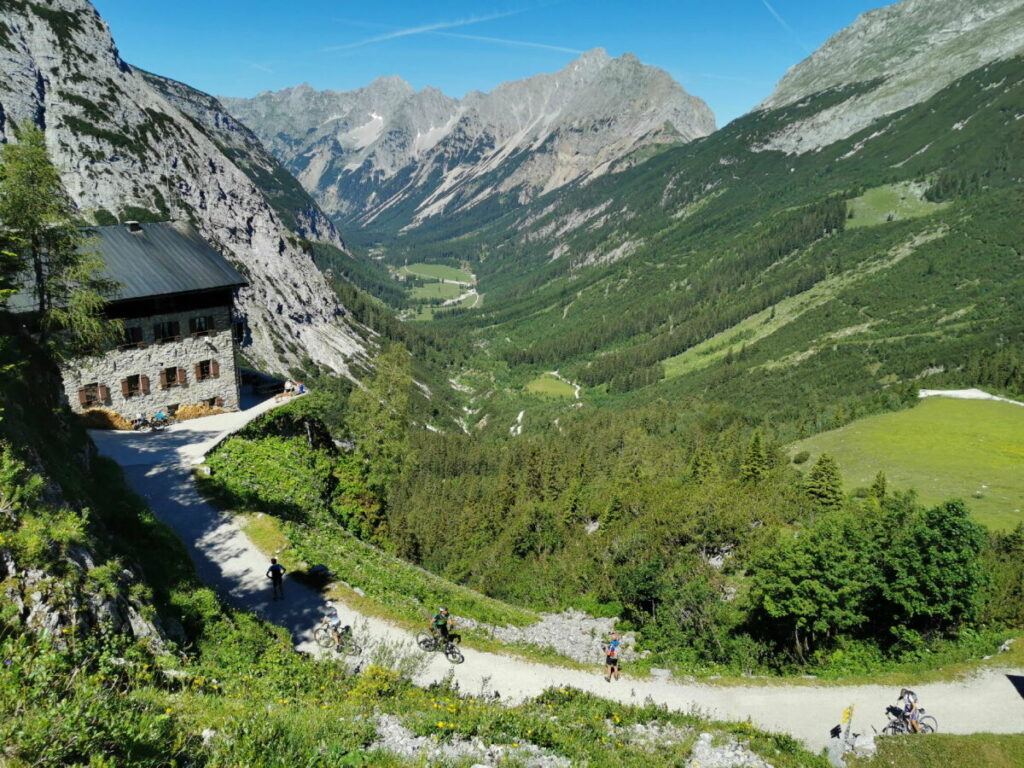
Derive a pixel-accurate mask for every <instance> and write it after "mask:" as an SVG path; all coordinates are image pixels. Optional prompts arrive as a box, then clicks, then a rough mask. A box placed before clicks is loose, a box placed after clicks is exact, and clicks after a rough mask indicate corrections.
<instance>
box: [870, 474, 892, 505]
mask: <svg viewBox="0 0 1024 768" xmlns="http://www.w3.org/2000/svg"><path fill="white" fill-rule="evenodd" d="M887 486H888V482H887V481H886V479H885V472H882V471H881V470H879V472H878V474H877V475H875V480H874V482H873V483H871V490H870V491H869V493H870V494H871V495H872V496H873V497H874V498H876V499H878V500H879V501H884V500H885V494H886V492H887Z"/></svg>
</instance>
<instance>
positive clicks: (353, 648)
mask: <svg viewBox="0 0 1024 768" xmlns="http://www.w3.org/2000/svg"><path fill="white" fill-rule="evenodd" d="M313 639H314V640H315V641H316V644H317V645H319V646H320V647H321V648H334V650H336V651H337V652H338V653H341V654H344V655H346V656H358V655H359V654H361V653H362V652H363V647H362V646H361V645H359V643H357V642H356V640H355V638H354V637H353V636H352V627H350V626H349V625H347V624H346V625H345V626H344V627H340V628H339V629H338V630H337V631H335V630H334V628H333V627H332V626H331V624H330V620H329V619H328V617H327V616H324V617H323V618H322V619H320V624H318V625H317V627H316V629H314V630H313Z"/></svg>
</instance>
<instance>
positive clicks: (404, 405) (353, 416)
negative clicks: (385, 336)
mask: <svg viewBox="0 0 1024 768" xmlns="http://www.w3.org/2000/svg"><path fill="white" fill-rule="evenodd" d="M375 366H376V375H375V376H374V377H373V379H372V380H371V381H370V382H369V383H368V384H367V385H366V387H365V388H362V389H356V390H354V391H353V392H352V394H351V395H350V396H349V399H348V414H347V418H348V423H349V427H350V429H351V431H352V437H353V438H354V440H355V443H356V447H355V453H356V456H357V457H358V458H359V459H361V461H362V463H363V467H364V471H365V473H366V481H367V485H369V487H370V488H371V489H372V490H373V491H374V493H376V494H377V495H378V497H380V498H385V497H386V495H387V489H388V487H389V486H390V484H391V481H392V480H393V479H394V478H395V477H396V476H397V475H398V473H399V471H400V470H401V467H402V463H403V461H404V459H405V456H406V454H407V452H408V429H407V425H408V421H409V396H410V392H411V390H412V371H411V368H410V364H409V353H408V352H406V351H405V348H404V347H402V346H401V345H399V344H392V345H391V346H389V347H388V348H387V349H386V350H385V351H384V352H382V353H381V354H380V355H379V356H378V357H377V359H376V361H375Z"/></svg>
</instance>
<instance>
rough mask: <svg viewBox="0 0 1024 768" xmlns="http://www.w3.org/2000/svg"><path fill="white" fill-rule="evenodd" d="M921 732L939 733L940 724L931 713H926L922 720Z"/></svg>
mask: <svg viewBox="0 0 1024 768" xmlns="http://www.w3.org/2000/svg"><path fill="white" fill-rule="evenodd" d="M920 723H921V733H938V732H939V724H938V722H937V721H936V720H935V718H934V717H932V716H931V715H924V716H923V717H922V718H921V720H920Z"/></svg>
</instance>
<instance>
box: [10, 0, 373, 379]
mask: <svg viewBox="0 0 1024 768" xmlns="http://www.w3.org/2000/svg"><path fill="white" fill-rule="evenodd" d="M41 8H43V6H40V5H38V4H33V3H29V2H25V1H24V0H8V2H4V3H3V4H2V5H0V140H4V141H11V140H14V126H15V124H18V125H29V124H32V125H36V126H38V127H40V128H42V129H44V130H45V132H46V139H47V145H48V147H49V149H50V153H51V157H52V158H53V161H54V163H55V165H56V166H57V167H58V168H59V169H60V171H61V174H62V176H63V179H64V184H65V186H66V187H67V189H68V191H69V193H70V194H71V196H72V198H73V199H74V200H75V202H76V203H77V204H78V206H79V208H80V210H81V212H82V215H83V217H84V218H92V219H94V220H96V221H97V223H109V221H110V214H113V215H114V216H118V217H120V218H123V219H138V218H151V219H184V220H188V221H191V222H192V223H193V224H194V225H195V227H196V228H197V229H198V230H199V231H200V233H201V234H202V235H203V236H204V237H205V238H206V239H207V240H208V241H209V242H210V243H211V244H213V245H214V247H216V248H217V249H218V250H220V251H221V252H222V253H223V254H224V255H225V256H226V257H227V258H228V259H229V260H230V261H232V263H234V264H235V265H236V266H237V267H238V269H239V271H241V272H242V273H243V274H244V275H245V276H246V278H247V279H248V280H249V283H250V285H249V287H248V288H245V289H243V291H242V292H241V294H240V297H239V301H238V304H237V307H238V311H239V313H240V314H241V315H242V316H243V317H244V319H245V320H246V322H247V326H248V333H247V337H246V340H245V342H244V346H243V350H242V351H243V353H244V354H245V355H246V357H248V358H249V359H250V360H252V361H253V362H254V363H256V364H258V365H261V366H263V367H265V368H267V369H269V370H274V371H279V372H282V373H283V372H285V371H286V370H287V369H288V367H289V366H293V365H297V364H299V363H301V362H302V360H303V359H304V358H306V357H308V358H309V359H311V360H312V361H313V362H315V363H317V364H321V365H323V366H326V367H327V368H330V369H333V370H335V371H337V372H340V373H347V371H348V366H347V363H346V360H347V359H349V358H351V357H353V356H358V355H361V354H362V353H363V345H362V342H361V341H360V340H359V336H358V335H357V334H356V333H355V330H354V328H353V327H352V325H351V323H350V320H349V318H347V316H346V312H345V310H344V308H343V307H341V306H340V305H339V304H338V301H337V299H336V298H335V296H334V294H333V292H332V291H331V290H330V288H329V286H328V284H327V282H326V280H325V279H324V277H323V276H322V275H321V274H320V272H319V271H318V270H317V268H316V266H315V265H314V263H313V261H312V259H311V257H310V255H309V254H308V253H307V252H306V251H305V250H304V249H303V247H302V241H301V240H300V236H301V237H306V238H313V239H320V240H324V241H326V242H329V243H332V244H334V245H337V246H339V247H340V246H341V245H342V243H341V240H340V238H339V236H338V233H337V232H336V231H335V230H334V228H333V226H332V225H331V224H330V222H329V221H328V220H327V219H326V217H324V216H323V214H322V212H320V211H319V210H318V209H317V207H316V205H315V204H313V203H312V201H310V200H308V199H302V200H299V201H298V203H297V204H294V203H292V204H289V203H287V202H286V200H284V199H274V198H273V197H272V196H271V195H270V194H269V193H264V191H263V190H262V189H261V187H268V188H269V187H273V186H275V184H273V183H266V184H258V183H256V181H254V179H257V180H259V178H260V177H261V175H262V177H264V178H265V179H269V180H270V182H273V181H274V180H275V179H276V180H277V181H278V183H277V186H278V187H280V186H281V184H282V183H283V182H282V181H281V180H282V179H283V180H284V181H285V182H286V181H287V178H288V175H287V173H286V172H284V171H283V169H281V168H280V167H279V166H278V165H277V164H276V163H275V162H274V161H273V159H272V158H271V157H270V156H269V155H267V153H266V152H263V151H262V150H261V148H260V147H259V146H258V144H259V143H258V141H257V140H256V139H255V138H254V137H253V136H252V134H251V133H249V132H248V131H245V130H244V129H243V128H242V127H241V126H240V125H238V123H237V121H234V120H232V119H231V118H230V117H229V116H228V115H227V113H226V112H225V111H224V110H223V109H222V108H220V107H219V104H218V103H217V102H216V100H215V99H212V98H211V97H208V96H206V95H205V94H200V93H199V92H197V91H194V90H192V89H190V88H188V87H187V86H183V85H181V84H180V83H173V82H172V81H165V80H162V79H160V78H156V77H153V76H148V75H146V74H145V73H142V72H139V71H137V70H135V69H133V68H132V67H130V66H129V65H128V64H126V63H125V62H124V61H123V60H122V59H121V57H120V55H119V54H118V51H117V48H116V47H115V45H114V41H113V40H112V38H111V36H110V31H109V29H108V27H107V25H106V23H105V22H104V21H103V20H102V19H101V18H100V16H99V15H98V13H97V12H96V10H95V9H94V8H93V7H92V6H91V5H90V4H89V3H88V2H87V0H48V2H47V3H46V4H45V13H44V12H42V11H41V10H40V9H41ZM292 191H294V190H292ZM299 192H300V193H301V190H299ZM284 197H289V196H287V195H285V196H284ZM286 219H287V220H286Z"/></svg>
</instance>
